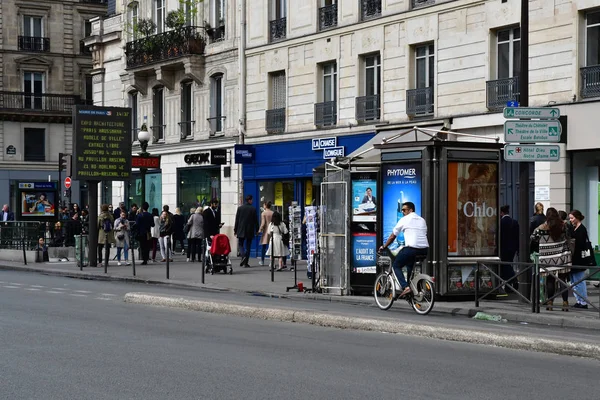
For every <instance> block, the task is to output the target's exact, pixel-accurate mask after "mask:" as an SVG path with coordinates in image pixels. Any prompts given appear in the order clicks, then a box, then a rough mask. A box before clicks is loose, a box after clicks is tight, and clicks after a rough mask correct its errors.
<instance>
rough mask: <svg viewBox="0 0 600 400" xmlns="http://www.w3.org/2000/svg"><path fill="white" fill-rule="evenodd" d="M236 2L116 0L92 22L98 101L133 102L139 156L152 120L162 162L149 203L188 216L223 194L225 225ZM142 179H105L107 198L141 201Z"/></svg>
mask: <svg viewBox="0 0 600 400" xmlns="http://www.w3.org/2000/svg"><path fill="white" fill-rule="evenodd" d="M236 4H237V3H236V1H233V0H230V1H225V0H210V1H198V0H139V1H122V2H117V3H116V4H115V6H114V10H113V12H112V13H111V14H112V16H110V17H108V18H99V19H97V20H95V21H94V22H93V24H92V32H91V35H90V37H89V38H88V39H86V44H88V45H90V46H91V48H92V50H93V54H94V69H93V71H92V74H93V75H94V104H95V105H105V106H122V107H131V108H132V110H133V113H132V114H133V116H132V126H133V131H132V137H131V140H132V142H133V147H134V150H133V152H134V154H136V153H138V152H140V147H139V141H138V138H137V135H138V132H139V131H140V129H142V127H143V125H144V124H145V127H146V128H147V130H148V131H149V132H150V134H151V137H152V140H151V142H150V143H149V146H148V151H149V152H150V153H151V154H152V155H159V156H160V157H161V163H160V168H158V169H153V170H152V169H151V170H149V171H148V173H147V174H146V176H145V179H146V188H147V193H146V199H145V200H147V201H148V202H149V203H150V207H152V208H153V207H156V208H158V209H161V208H162V206H163V205H165V204H168V205H170V207H171V209H172V210H174V208H175V207H180V208H181V211H182V212H183V213H184V214H187V213H188V212H189V210H190V208H192V207H197V206H200V205H204V204H206V203H207V202H209V201H210V199H211V198H219V199H220V200H221V203H222V205H223V206H222V216H223V219H224V222H225V223H226V228H224V232H226V233H228V232H229V230H231V233H232V226H233V223H232V222H233V216H234V215H235V211H236V206H235V204H237V198H238V197H237V194H238V169H237V168H236V165H235V164H234V163H233V161H232V158H233V156H232V149H233V145H234V144H235V143H236V141H237V138H238V135H239V129H240V124H239V110H238V107H239V103H238V99H239V85H238V82H239V66H238V62H239V58H238V48H237V40H236V39H237V36H239V31H238V22H237V21H239V19H238V9H237V5H236ZM141 179H142V176H141V175H140V174H139V173H137V172H135V170H134V174H133V178H132V179H131V181H129V182H112V183H108V182H107V183H103V184H102V188H101V197H102V199H101V200H102V201H103V202H108V203H113V204H118V202H119V201H124V200H125V201H126V202H127V203H129V204H131V203H137V204H138V205H139V204H140V203H141V202H142V201H143V200H142V198H141Z"/></svg>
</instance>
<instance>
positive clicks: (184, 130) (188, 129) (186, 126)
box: [177, 121, 196, 139]
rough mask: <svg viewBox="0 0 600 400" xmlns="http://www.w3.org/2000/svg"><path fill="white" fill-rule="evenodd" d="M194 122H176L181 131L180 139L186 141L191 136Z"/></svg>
mask: <svg viewBox="0 0 600 400" xmlns="http://www.w3.org/2000/svg"><path fill="white" fill-rule="evenodd" d="M195 123H196V121H182V122H178V123H177V124H178V125H179V128H180V129H181V138H182V139H186V138H189V137H191V136H192V128H193V126H194V124H195Z"/></svg>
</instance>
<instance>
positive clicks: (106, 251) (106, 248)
mask: <svg viewBox="0 0 600 400" xmlns="http://www.w3.org/2000/svg"><path fill="white" fill-rule="evenodd" d="M109 257H110V243H109V242H108V233H105V234H104V273H105V274H108V258H109Z"/></svg>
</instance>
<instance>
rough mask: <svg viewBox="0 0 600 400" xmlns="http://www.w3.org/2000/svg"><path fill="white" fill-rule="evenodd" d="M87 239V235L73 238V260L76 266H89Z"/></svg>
mask: <svg viewBox="0 0 600 400" xmlns="http://www.w3.org/2000/svg"><path fill="white" fill-rule="evenodd" d="M89 247H90V246H89V237H88V235H77V236H75V260H76V261H77V266H79V265H80V264H83V266H84V267H87V266H88V264H89V262H90V261H89V258H88V257H89Z"/></svg>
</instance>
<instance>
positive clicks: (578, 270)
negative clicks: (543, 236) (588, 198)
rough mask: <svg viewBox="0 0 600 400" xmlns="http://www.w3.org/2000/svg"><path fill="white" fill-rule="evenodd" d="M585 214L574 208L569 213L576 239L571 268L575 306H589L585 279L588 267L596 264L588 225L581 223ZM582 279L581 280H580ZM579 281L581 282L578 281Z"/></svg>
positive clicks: (572, 232)
mask: <svg viewBox="0 0 600 400" xmlns="http://www.w3.org/2000/svg"><path fill="white" fill-rule="evenodd" d="M584 219H585V216H584V215H583V214H582V213H581V211H579V210H573V211H571V212H570V213H569V221H570V222H571V226H572V228H571V238H572V239H574V240H575V246H574V249H573V267H572V268H571V283H572V284H575V285H574V286H573V294H574V295H575V300H576V303H575V304H574V305H573V307H574V308H588V306H587V301H586V298H587V285H586V281H585V280H584V279H583V278H584V277H585V271H586V270H587V268H588V267H595V266H596V259H595V256H594V250H593V249H592V245H591V244H590V239H589V237H588V232H587V229H586V227H585V226H584V225H583V224H582V223H581V221H583V220H584ZM579 281H581V282H579ZM577 282H579V283H577Z"/></svg>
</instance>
